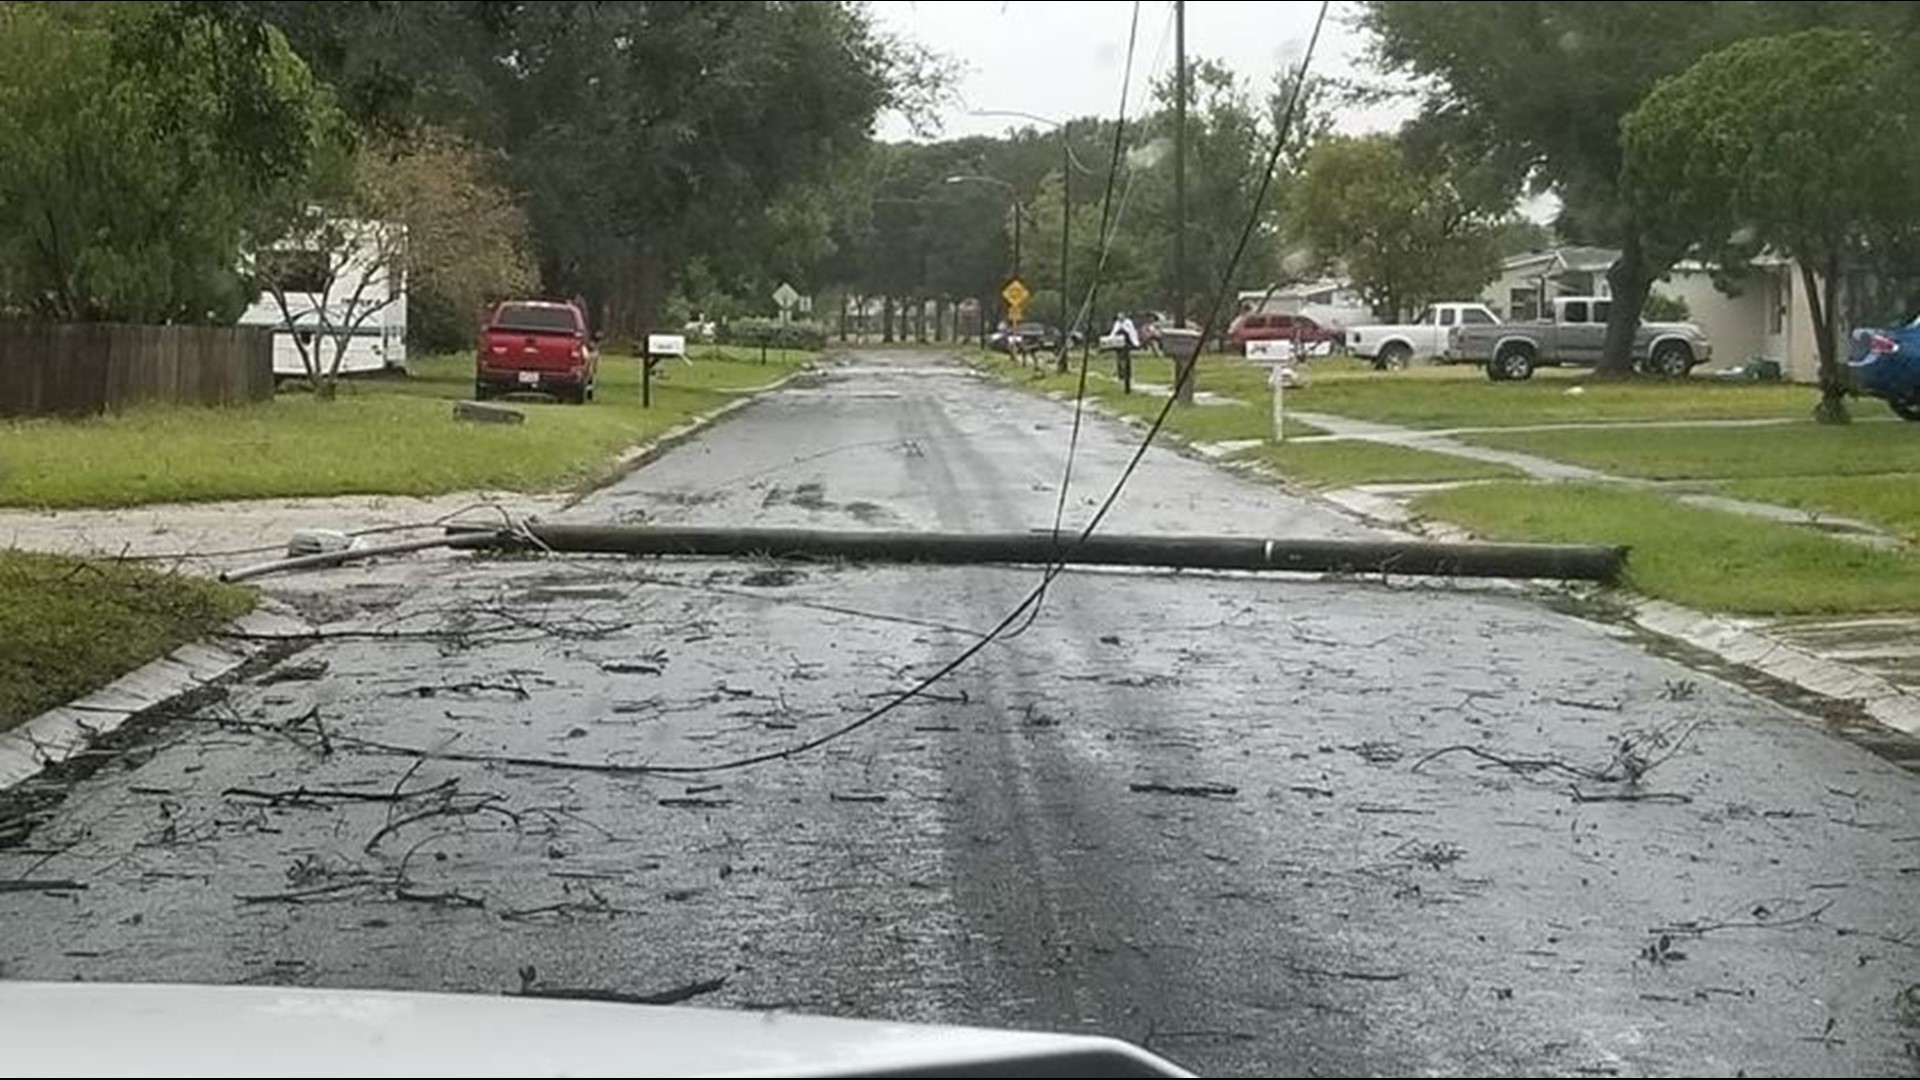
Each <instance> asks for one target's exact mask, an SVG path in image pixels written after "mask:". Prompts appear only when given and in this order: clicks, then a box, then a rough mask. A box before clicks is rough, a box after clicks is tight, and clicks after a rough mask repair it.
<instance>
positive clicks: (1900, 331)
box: [1847, 319, 1920, 420]
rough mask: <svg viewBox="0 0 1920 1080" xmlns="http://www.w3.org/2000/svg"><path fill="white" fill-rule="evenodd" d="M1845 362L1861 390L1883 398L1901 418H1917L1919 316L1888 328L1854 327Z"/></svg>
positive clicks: (1919, 404) (1919, 398)
mask: <svg viewBox="0 0 1920 1080" xmlns="http://www.w3.org/2000/svg"><path fill="white" fill-rule="evenodd" d="M1847 365H1848V366H1849V367H1851V368H1852V369H1853V381H1854V385H1855V386H1857V387H1859V388H1860V392H1861V393H1863V394H1866V395H1868V396H1870V397H1877V398H1880V399H1881V400H1883V401H1885V402H1886V403H1887V406H1888V407H1889V408H1891V409H1892V410H1893V411H1894V412H1895V413H1898V414H1899V416H1900V418H1901V419H1902V420H1920V319H1915V320H1914V321H1912V322H1910V323H1908V324H1906V325H1905V326H1902V327H1899V328H1897V329H1892V330H1872V329H1866V328H1862V329H1859V330H1855V331H1854V332H1853V338H1852V341H1851V343H1850V345H1849V348H1848V350H1847Z"/></svg>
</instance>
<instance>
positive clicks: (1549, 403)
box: [1201, 361, 1817, 428]
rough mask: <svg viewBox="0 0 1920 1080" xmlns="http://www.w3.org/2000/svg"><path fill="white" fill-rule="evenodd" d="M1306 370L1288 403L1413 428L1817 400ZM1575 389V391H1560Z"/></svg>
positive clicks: (1725, 412) (1682, 388)
mask: <svg viewBox="0 0 1920 1080" xmlns="http://www.w3.org/2000/svg"><path fill="white" fill-rule="evenodd" d="M1310 371H1311V373H1312V381H1311V382H1310V383H1309V384H1308V385H1307V386H1305V387H1303V388H1302V389H1300V390H1298V391H1295V392H1292V393H1290V394H1289V395H1288V402H1289V404H1290V405H1293V406H1295V407H1298V408H1301V409H1307V410H1310V411H1313V412H1324V413H1334V414H1336V415H1339V416H1346V417H1351V418H1353V419H1356V420H1374V421H1378V422H1381V423H1390V424H1405V425H1407V426H1409V427H1419V428H1454V427H1511V426H1514V425H1521V424H1557V423H1583V422H1607V421H1620V420H1695V419H1734V418H1747V417H1776V416H1777V417H1793V418H1803V417H1806V416H1807V415H1809V413H1810V412H1811V411H1812V409H1813V405H1814V401H1815V399H1816V396H1817V394H1816V391H1815V390H1814V389H1813V388H1812V387H1807V386H1794V385H1790V384H1780V383H1722V382H1717V381H1714V380H1711V379H1690V380H1686V381H1684V382H1654V381H1648V382H1592V381H1590V380H1588V379H1587V376H1588V374H1589V372H1587V371H1586V370H1584V369H1580V368H1557V369H1556V368H1542V369H1541V370H1540V372H1539V374H1537V375H1535V376H1534V377H1533V378H1532V379H1530V380H1527V381H1525V382H1501V383H1497V382H1490V381H1488V379H1487V377H1486V375H1485V374H1483V373H1482V372H1481V370H1480V369H1479V368H1477V367H1471V366H1449V367H1439V366H1427V367H1416V368H1409V369H1407V370H1404V371H1373V370H1371V369H1367V368H1363V367H1361V366H1360V365H1357V364H1353V363H1350V362H1339V361H1335V362H1328V361H1316V362H1315V363H1314V364H1313V365H1312V366H1311V368H1310ZM1201 385H1203V386H1205V385H1207V384H1206V383H1205V382H1203V383H1202V384H1201ZM1575 385H1580V386H1581V387H1582V388H1583V389H1582V392H1581V393H1579V394H1569V393H1567V391H1568V390H1569V389H1570V388H1572V387H1573V386H1575Z"/></svg>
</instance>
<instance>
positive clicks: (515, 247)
mask: <svg viewBox="0 0 1920 1080" xmlns="http://www.w3.org/2000/svg"><path fill="white" fill-rule="evenodd" d="M496 157H497V155H496V154H493V153H491V152H489V151H486V150H482V149H481V148H479V147H477V146H475V145H473V144H472V143H470V142H467V141H466V140H464V139H461V138H460V137H458V136H456V135H452V134H449V133H447V132H445V131H438V130H434V129H432V128H425V127H422V128H418V129H416V130H414V131H413V132H411V133H410V134H408V135H406V136H404V137H380V136H377V135H376V136H373V137H372V138H371V139H370V140H369V142H368V144H367V145H366V147H365V149H364V150H363V151H362V160H361V162H360V166H359V168H360V174H361V183H362V184H363V185H364V188H365V196H364V202H365V207H366V211H367V212H369V213H371V214H374V215H376V216H378V217H379V218H380V219H381V220H383V221H388V222H392V223H394V224H396V225H398V226H399V227H400V228H402V229H404V230H405V238H404V239H405V246H404V248H403V249H402V251H401V252H400V253H399V255H398V259H399V265H400V267H401V269H402V271H403V274H402V280H404V282H405V284H406V289H407V333H408V335H409V336H410V337H412V338H413V339H414V340H415V341H417V342H419V343H421V344H423V345H425V346H427V347H429V348H438V349H457V348H463V347H465V346H466V345H468V344H469V343H470V342H471V339H472V335H473V328H474V326H475V325H476V321H477V319H478V317H479V314H480V312H481V310H482V309H483V308H485V307H486V305H488V304H490V303H493V302H495V301H498V300H503V299H506V298H508V297H511V296H516V295H525V294H527V293H528V292H531V291H533V290H534V289H536V288H537V287H538V272H537V269H536V267H535V265H534V259H533V250H534V244H533V235H532V230H531V229H530V228H529V227H528V225H527V217H526V214H525V213H524V212H523V211H522V210H521V209H520V206H519V204H518V203H517V202H515V201H514V198H513V196H512V194H511V193H510V192H508V191H507V190H505V189H504V188H503V187H501V186H500V185H499V184H498V183H497V182H495V180H494V179H493V164H494V163H493V159H494V158H496Z"/></svg>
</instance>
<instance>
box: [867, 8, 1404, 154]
mask: <svg viewBox="0 0 1920 1080" xmlns="http://www.w3.org/2000/svg"><path fill="white" fill-rule="evenodd" d="M1133 6H1134V5H1133V3H1132V0H1079V2H1070V3H1063V2H1047V0H878V2H875V3H874V4H873V8H874V11H875V13H876V15H877V16H878V18H879V21H880V24H881V25H882V26H883V27H884V28H885V29H888V30H890V31H893V32H894V33H897V34H900V35H901V36H904V37H908V38H911V39H913V40H916V41H919V42H921V43H923V44H925V45H927V46H929V47H931V48H934V49H936V50H938V51H940V52H942V53H945V54H947V55H948V56H951V57H953V58H954V59H956V60H958V61H959V62H960V63H961V64H962V65H963V74H962V76H961V81H960V85H959V97H958V100H957V101H956V102H955V103H954V104H953V105H952V106H950V107H949V108H948V109H947V110H946V112H945V113H944V115H943V116H942V118H941V119H942V120H943V121H944V123H943V126H942V131H941V133H940V134H941V136H942V137H946V138H953V137H957V136H962V135H997V134H1000V133H1002V132H1004V131H1005V130H1006V129H1007V128H1008V126H1009V125H1018V124H1019V121H1017V120H1011V121H1010V120H1008V119H1007V118H1005V117H981V116H974V115H972V111H973V110H981V109H1020V110H1024V111H1026V112H1031V113H1038V114H1040V115H1042V116H1047V117H1052V118H1055V119H1064V118H1067V117H1074V116H1112V115H1113V114H1114V110H1115V106H1116V105H1118V104H1119V99H1120V79H1121V75H1122V72H1123V71H1124V69H1125V62H1126V54H1127V28H1128V26H1129V24H1130V23H1131V20H1132V16H1133ZM1353 7H1354V5H1353V4H1348V3H1336V4H1334V5H1333V9H1332V12H1331V13H1330V14H1329V16H1328V18H1327V25H1326V28H1325V29H1324V30H1322V31H1321V35H1320V45H1319V48H1318V49H1317V50H1316V51H1315V53H1314V58H1313V70H1314V71H1316V72H1319V73H1321V74H1330V73H1340V72H1345V71H1347V70H1348V69H1349V68H1351V67H1352V66H1353V65H1354V64H1356V63H1358V62H1360V61H1361V60H1362V57H1363V54H1364V52H1365V41H1364V35H1363V34H1362V33H1361V32H1360V31H1359V30H1357V29H1355V28H1354V27H1353V26H1351V25H1350V22H1349V20H1350V19H1351V17H1352V12H1351V9H1352V8H1353ZM1319 8H1320V5H1319V3H1317V2H1314V0H1301V2H1272V3H1250V2H1234V0H1192V2H1189V3H1188V4H1187V55H1188V56H1189V57H1207V58H1210V59H1215V60H1220V61H1223V62H1224V63H1225V64H1226V65H1227V66H1228V67H1229V68H1231V69H1232V70H1233V71H1235V72H1236V73H1238V74H1239V75H1241V76H1242V77H1243V78H1244V79H1246V80H1247V82H1248V83H1249V84H1250V85H1251V86H1252V87H1253V88H1254V89H1255V91H1256V94H1257V95H1258V96H1264V95H1265V93H1266V91H1267V89H1268V88H1269V87H1271V86H1272V85H1273V79H1274V76H1275V75H1276V73H1278V72H1279V71H1281V70H1283V69H1289V68H1291V67H1293V66H1294V65H1296V64H1298V63H1299V59H1300V54H1301V52H1302V51H1303V50H1304V49H1305V48H1306V43H1307V38H1308V35H1309V34H1310V33H1311V32H1312V30H1313V20H1314V16H1315V15H1316V14H1317V13H1318V11H1319ZM1172 10H1173V5H1172V4H1171V3H1168V2H1167V0H1145V2H1143V3H1141V4H1140V36H1139V42H1138V45H1137V47H1136V52H1135V57H1134V68H1135V77H1134V90H1133V92H1132V94H1130V96H1129V100H1130V104H1129V105H1128V107H1127V112H1128V115H1137V114H1138V112H1139V110H1140V105H1141V104H1142V102H1143V100H1144V96H1145V93H1146V87H1147V85H1148V83H1149V79H1148V78H1147V77H1146V76H1147V74H1148V73H1150V72H1151V73H1164V72H1166V71H1168V70H1170V69H1171V67H1172V65H1173V29H1172V28H1173V20H1172ZM1410 111H1411V108H1410V106H1406V105H1400V106H1397V107H1389V108H1378V109H1369V110H1366V111H1364V112H1352V113H1349V114H1346V115H1343V116H1341V117H1340V127H1341V128H1342V129H1343V130H1347V131H1367V130H1378V129H1381V128H1393V127H1397V126H1398V125H1399V123H1400V121H1401V120H1402V119H1404V118H1405V117H1406V116H1407V115H1408V114H1409V112H1410ZM879 135H880V137H881V138H882V139H888V140H894V139H905V138H911V137H913V132H912V131H911V129H910V128H909V127H908V125H907V123H906V120H905V118H903V117H900V116H897V115H896V116H886V117H883V118H882V119H881V121H880V125H879Z"/></svg>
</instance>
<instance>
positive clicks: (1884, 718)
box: [1631, 599, 1920, 735]
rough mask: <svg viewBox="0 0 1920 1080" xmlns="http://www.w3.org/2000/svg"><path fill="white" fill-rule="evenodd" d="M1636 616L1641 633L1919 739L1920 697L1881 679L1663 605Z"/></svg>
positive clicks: (1639, 609)
mask: <svg viewBox="0 0 1920 1080" xmlns="http://www.w3.org/2000/svg"><path fill="white" fill-rule="evenodd" d="M1631 611H1632V617H1633V621H1634V623H1635V624H1637V625H1638V626H1640V627H1641V628H1642V629H1645V630H1649V631H1652V632H1653V633H1656V634H1660V635H1662V636H1664V637H1670V638H1675V639H1678V640H1680V641H1684V642H1686V643H1687V644H1689V645H1693V646H1694V647H1696V648H1701V649H1705V650H1706V651H1708V652H1710V653H1712V654H1714V655H1715V656H1718V657H1720V658H1721V659H1722V660H1725V661H1727V662H1728V663H1730V664H1738V665H1739V666H1741V667H1747V668H1752V669H1753V670H1755V671H1759V672H1761V673H1763V674H1766V675H1770V676H1772V677H1773V678H1776V679H1779V680H1780V681H1781V682H1785V683H1791V684H1792V685H1794V686H1797V687H1799V688H1800V689H1802V690H1805V691H1807V692H1808V693H1812V694H1817V695H1819V696H1820V697H1824V698H1831V699H1833V700H1835V701H1839V702H1843V703H1846V704H1850V705H1857V706H1859V708H1860V710H1861V711H1862V712H1864V713H1866V714H1867V715H1868V716H1870V717H1872V718H1873V719H1874V720H1875V721H1876V722H1878V723H1880V724H1881V725H1883V726H1885V727H1889V728H1892V729H1893V730H1895V731H1898V732H1901V733H1903V734H1906V735H1920V697H1916V696H1915V695H1913V694H1911V693H1909V692H1907V691H1905V690H1903V689H1901V688H1900V687H1899V686H1896V685H1895V684H1893V683H1891V682H1888V681H1887V680H1886V679H1883V678H1881V677H1880V676H1878V675H1875V674H1873V673H1871V672H1867V671H1861V670H1859V669H1858V668H1855V667H1852V666H1850V665H1847V664H1843V663H1840V662H1839V661H1837V660H1828V659H1826V658H1824V657H1821V656H1817V655H1815V654H1813V653H1810V652H1808V651H1806V650H1805V649H1802V648H1800V647H1798V646H1796V645H1790V644H1788V643H1787V642H1784V641H1781V640H1780V639H1778V638H1775V637H1771V636H1769V635H1767V634H1763V633H1759V632H1758V631H1755V630H1753V629H1752V628H1750V627H1747V626H1742V625H1741V624H1740V623H1739V622H1737V621H1736V620H1733V619H1730V618H1727V617H1724V616H1719V615H1706V614H1703V613H1701V612H1698V611H1694V610H1692V609H1690V608H1684V607H1681V606H1680V605H1678V604H1670V603H1668V602H1666V601H1664V600H1647V599H1637V600H1635V601H1634V602H1633V604H1632V607H1631Z"/></svg>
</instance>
